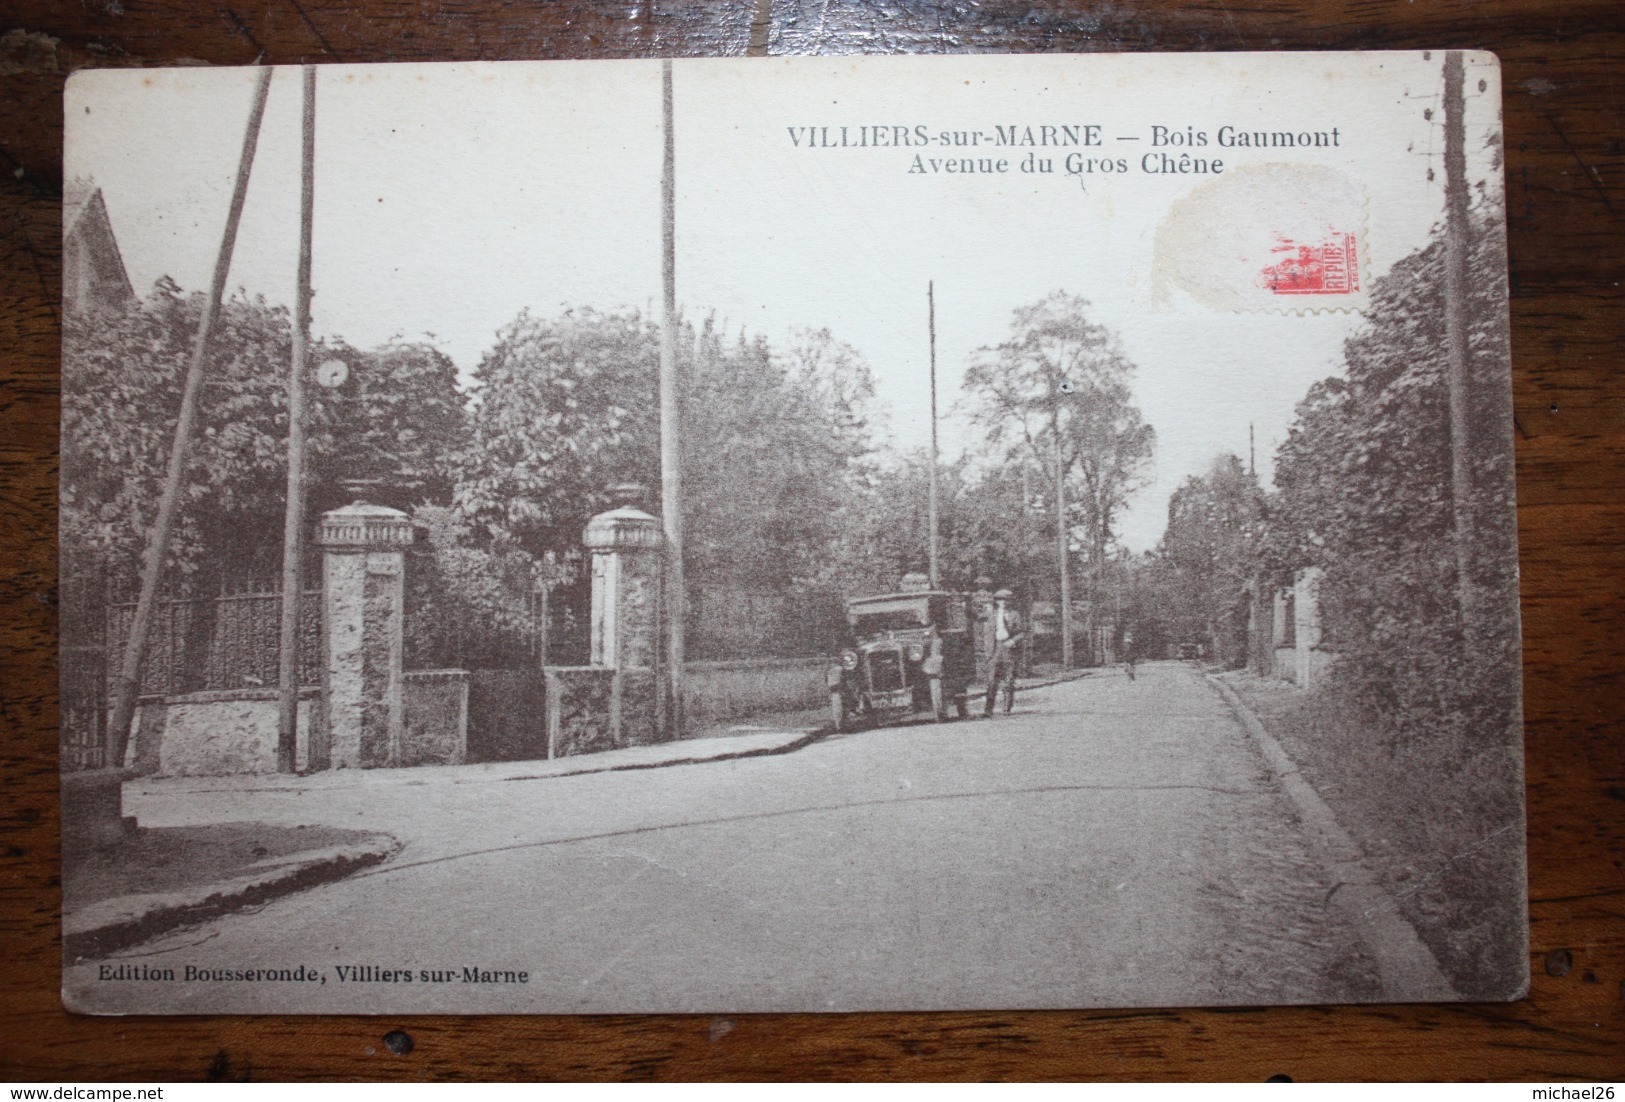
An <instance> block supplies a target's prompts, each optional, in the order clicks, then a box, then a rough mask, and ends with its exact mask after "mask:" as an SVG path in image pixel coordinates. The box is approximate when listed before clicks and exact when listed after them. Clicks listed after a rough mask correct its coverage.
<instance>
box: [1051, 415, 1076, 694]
mask: <svg viewBox="0 0 1625 1102" xmlns="http://www.w3.org/2000/svg"><path fill="white" fill-rule="evenodd" d="M1055 544H1056V547H1055V552H1056V557H1057V558H1058V559H1059V560H1060V566H1061V608H1060V613H1061V616H1060V627H1061V668H1062V669H1063V670H1070V669H1071V668H1072V571H1071V568H1070V567H1069V565H1068V563H1067V538H1066V451H1065V449H1064V448H1063V447H1062V446H1061V391H1060V387H1059V384H1057V386H1056V391H1055Z"/></svg>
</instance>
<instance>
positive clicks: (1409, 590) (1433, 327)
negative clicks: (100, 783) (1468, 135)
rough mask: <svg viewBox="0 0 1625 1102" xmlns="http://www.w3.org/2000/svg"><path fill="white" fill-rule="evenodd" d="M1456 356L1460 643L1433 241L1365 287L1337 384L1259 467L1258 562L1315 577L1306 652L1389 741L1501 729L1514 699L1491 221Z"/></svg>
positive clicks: (1506, 462)
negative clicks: (1461, 394) (1474, 643)
mask: <svg viewBox="0 0 1625 1102" xmlns="http://www.w3.org/2000/svg"><path fill="white" fill-rule="evenodd" d="M1473 225H1474V228H1475V232H1474V233H1473V235H1472V240H1473V256H1472V263H1471V264H1470V265H1469V272H1470V279H1469V288H1468V303H1467V309H1468V316H1469V331H1468V336H1469V344H1470V347H1471V349H1472V350H1473V354H1472V358H1471V362H1472V367H1473V371H1474V375H1475V377H1474V381H1473V386H1472V388H1471V399H1470V400H1471V401H1472V403H1473V405H1472V408H1471V410H1470V413H1471V417H1472V420H1473V422H1474V424H1475V426H1476V431H1475V434H1474V435H1475V446H1474V448H1473V452H1472V454H1471V455H1470V457H1469V458H1470V465H1471V469H1472V482H1473V486H1472V489H1471V491H1470V492H1472V493H1473V494H1474V495H1475V502H1474V503H1473V504H1474V507H1473V508H1472V509H1471V510H1470V511H1471V513H1472V514H1473V515H1475V516H1476V517H1477V518H1479V519H1478V526H1477V530H1476V531H1474V532H1473V533H1470V538H1471V539H1472V541H1473V543H1474V544H1475V546H1476V548H1477V550H1478V552H1479V553H1478V554H1476V555H1475V556H1473V558H1474V561H1475V564H1476V565H1475V566H1474V568H1473V569H1474V570H1475V571H1476V574H1477V577H1476V581H1477V586H1476V588H1477V589H1478V590H1479V591H1480V592H1482V593H1483V594H1485V595H1486V600H1485V601H1484V602H1483V605H1482V607H1481V608H1479V609H1477V610H1475V613H1474V614H1475V615H1477V616H1480V617H1483V618H1484V620H1485V623H1484V624H1482V625H1480V627H1481V630H1480V631H1479V632H1478V633H1477V634H1478V636H1479V637H1480V638H1481V639H1485V640H1491V641H1493V644H1492V645H1489V646H1484V647H1470V646H1468V644H1467V635H1468V632H1467V631H1466V625H1465V623H1464V619H1463V616H1464V613H1463V610H1462V609H1461V607H1460V606H1459V604H1458V602H1457V600H1456V597H1457V593H1458V587H1457V585H1456V573H1457V562H1456V558H1455V554H1454V540H1455V537H1456V533H1455V532H1454V529H1453V523H1452V510H1451V500H1450V494H1451V453H1450V448H1451V437H1450V430H1449V416H1450V413H1449V402H1450V396H1449V387H1448V383H1447V379H1446V364H1445V352H1444V339H1443V330H1444V312H1445V309H1446V304H1445V302H1444V298H1443V290H1442V284H1443V277H1442V269H1443V252H1444V246H1443V241H1442V239H1441V238H1440V237H1439V236H1438V235H1437V234H1436V235H1435V239H1434V240H1433V241H1431V242H1430V243H1429V244H1428V245H1427V246H1426V247H1424V248H1422V249H1420V250H1418V251H1417V252H1415V253H1412V254H1411V255H1410V256H1408V257H1406V258H1404V259H1403V260H1401V261H1400V262H1399V263H1397V264H1395V265H1394V267H1393V269H1392V270H1391V271H1390V272H1389V273H1388V274H1387V275H1385V276H1383V277H1382V278H1380V279H1378V280H1377V281H1376V282H1375V283H1374V285H1373V288H1372V304H1371V308H1370V310H1369V311H1368V312H1367V315H1366V318H1367V321H1366V324H1365V326H1364V327H1362V328H1361V329H1360V330H1359V331H1357V332H1356V333H1355V334H1354V335H1352V336H1351V337H1350V338H1349V340H1348V341H1347V342H1346V344H1345V346H1344V360H1345V365H1346V370H1345V373H1344V375H1343V376H1342V377H1340V378H1331V379H1326V380H1323V381H1322V382H1320V383H1317V384H1315V386H1314V387H1312V388H1311V389H1310V391H1309V393H1308V395H1307V396H1306V397H1305V398H1304V400H1303V402H1302V403H1300V404H1299V407H1298V412H1297V419H1296V421H1295V422H1294V424H1293V427H1292V430H1291V432H1290V434H1289V435H1288V438H1287V440H1286V442H1285V443H1284V444H1283V445H1282V447H1281V450H1280V453H1279V455H1278V457H1277V461H1276V476H1275V483H1276V486H1277V487H1278V489H1279V494H1278V495H1277V496H1278V499H1279V503H1278V507H1277V514H1278V515H1277V516H1276V518H1275V521H1274V523H1273V524H1272V541H1271V542H1272V546H1271V549H1270V550H1271V554H1272V560H1273V561H1274V562H1275V563H1277V564H1279V568H1280V569H1281V571H1282V572H1290V571H1291V570H1295V569H1298V568H1302V567H1306V566H1316V567H1320V568H1321V569H1322V570H1323V572H1324V573H1323V576H1322V581H1321V588H1320V594H1321V599H1320V607H1321V615H1322V619H1323V632H1324V634H1323V643H1324V645H1325V646H1326V647H1327V648H1328V649H1330V650H1331V651H1333V652H1335V653H1336V654H1337V655H1338V661H1337V663H1336V665H1335V666H1334V668H1333V676H1334V677H1335V678H1336V679H1338V681H1339V682H1340V683H1341V684H1342V685H1344V686H1345V687H1347V688H1348V689H1349V690H1350V691H1351V693H1352V694H1353V695H1354V696H1355V697H1357V698H1358V699H1360V700H1362V701H1364V702H1365V703H1366V704H1367V706H1368V707H1370V708H1371V709H1372V710H1373V712H1374V713H1375V715H1376V716H1377V718H1378V720H1379V721H1380V723H1381V724H1382V726H1383V728H1384V729H1385V731H1386V732H1387V734H1388V737H1389V738H1390V739H1393V740H1396V741H1403V740H1405V739H1407V738H1409V737H1411V736H1412V735H1416V736H1418V737H1420V736H1421V735H1423V734H1427V735H1429V736H1430V737H1431V736H1434V735H1436V734H1437V733H1438V732H1439V731H1440V730H1441V729H1461V730H1467V729H1469V728H1470V727H1471V726H1472V725H1473V723H1474V722H1475V721H1474V719H1473V718H1472V717H1475V716H1477V717H1481V721H1482V722H1483V723H1486V724H1488V723H1490V722H1492V721H1493V722H1495V723H1499V724H1504V722H1505V717H1506V716H1507V715H1510V714H1515V709H1514V708H1513V707H1512V703H1511V697H1510V695H1509V694H1511V693H1513V692H1515V688H1516V685H1517V655H1516V647H1515V644H1514V643H1513V642H1512V641H1513V640H1515V639H1516V636H1517V631H1516V624H1517V603H1516V601H1517V580H1516V576H1515V573H1514V571H1515V563H1516V543H1515V528H1514V516H1513V499H1512V471H1511V458H1512V449H1511V446H1510V439H1511V410H1510V401H1509V395H1508V393H1507V386H1506V370H1507V368H1506V360H1505V349H1506V331H1505V325H1506V315H1505V312H1504V299H1503V297H1502V295H1503V285H1502V282H1501V281H1502V279H1503V274H1504V272H1505V270H1506V268H1505V258H1504V252H1503V251H1502V250H1503V239H1502V235H1501V233H1500V228H1499V227H1500V220H1499V213H1498V210H1497V209H1496V208H1495V207H1494V206H1493V205H1491V204H1489V203H1486V202H1483V201H1481V203H1480V208H1479V209H1478V210H1476V211H1475V212H1474V217H1473Z"/></svg>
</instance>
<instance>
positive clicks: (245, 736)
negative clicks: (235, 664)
mask: <svg viewBox="0 0 1625 1102" xmlns="http://www.w3.org/2000/svg"><path fill="white" fill-rule="evenodd" d="M319 695H320V694H319V693H318V691H317V690H316V689H314V688H307V689H303V690H301V691H300V693H299V738H298V743H297V747H296V751H295V756H294V768H296V769H300V770H303V769H306V768H308V766H309V757H310V733H311V722H312V716H313V715H314V716H318V717H319V716H320V714H321V709H320V707H313V705H315V704H316V702H317V700H318V698H319ZM135 727H136V732H137V733H136V737H135V738H133V739H131V740H130V747H129V750H128V756H127V758H126V764H127V765H129V766H130V767H131V768H132V769H135V770H136V771H137V772H152V771H156V772H157V773H159V774H160V775H162V776H166V777H213V776H222V775H225V774H229V773H275V772H276V748H277V690H275V689H229V690H224V691H220V692H208V693H189V694H187V695H185V696H172V697H167V698H160V697H149V698H147V699H145V700H143V701H142V702H141V705H140V710H139V711H138V712H137V715H136V721H135Z"/></svg>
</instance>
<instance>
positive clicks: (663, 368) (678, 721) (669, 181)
mask: <svg viewBox="0 0 1625 1102" xmlns="http://www.w3.org/2000/svg"><path fill="white" fill-rule="evenodd" d="M660 81H661V101H662V115H661V118H662V121H663V123H664V130H665V158H664V164H663V168H662V170H661V174H660V243H661V252H660V261H661V263H660V271H661V314H660V511H661V516H662V519H663V521H664V522H665V528H666V586H665V589H666V665H667V674H666V676H667V677H668V678H669V680H670V685H671V688H670V693H671V710H670V711H669V712H668V713H667V719H668V722H669V729H668V731H667V732H666V733H667V734H668V735H670V736H671V737H673V738H680V737H681V736H682V733H683V629H684V623H685V617H684V605H685V596H686V593H685V590H684V589H683V509H682V506H683V469H682V449H681V439H680V437H679V436H678V403H677V222H676V213H677V179H676V162H677V159H676V151H675V145H674V142H673V138H672V105H671V62H670V61H665V62H662V63H661V69H660Z"/></svg>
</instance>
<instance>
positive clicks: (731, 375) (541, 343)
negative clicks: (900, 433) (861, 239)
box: [455, 310, 874, 654]
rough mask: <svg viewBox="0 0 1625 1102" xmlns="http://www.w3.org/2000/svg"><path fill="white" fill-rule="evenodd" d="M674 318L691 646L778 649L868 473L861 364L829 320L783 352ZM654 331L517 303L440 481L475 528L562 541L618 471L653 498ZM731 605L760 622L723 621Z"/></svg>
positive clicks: (535, 548)
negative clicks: (454, 461) (521, 310)
mask: <svg viewBox="0 0 1625 1102" xmlns="http://www.w3.org/2000/svg"><path fill="white" fill-rule="evenodd" d="M679 324H681V326H682V328H681V331H680V332H679V333H678V334H677V341H676V343H677V347H678V365H677V366H678V375H679V380H680V386H681V392H680V403H681V409H682V424H683V503H682V505H683V535H684V558H685V562H684V565H685V578H686V581H687V586H688V591H689V592H688V595H689V601H690V605H691V608H692V609H693V610H694V612H695V616H694V620H693V621H691V624H690V630H691V633H696V638H695V639H694V640H693V643H694V645H692V646H691V648H690V649H691V651H692V652H693V653H696V654H698V653H702V652H706V651H707V650H713V651H714V650H726V649H728V648H729V647H734V648H738V647H744V646H745V643H744V642H742V640H745V639H747V638H748V639H750V640H752V642H751V643H750V644H749V645H750V646H751V647H759V646H772V647H776V648H782V647H786V646H791V645H793V643H794V641H795V639H796V638H799V637H800V635H802V634H804V632H803V631H802V627H804V626H805V625H802V626H801V627H798V626H797V625H798V624H800V623H801V621H800V620H798V619H797V616H798V615H799V614H797V613H795V611H794V610H795V609H796V608H797V606H798V605H805V604H808V603H809V602H811V603H819V602H822V603H828V602H827V597H828V594H829V592H830V591H831V590H832V589H833V588H834V585H835V582H836V576H835V574H833V573H832V571H831V565H832V563H833V562H835V561H837V560H838V555H837V554H836V553H835V545H836V544H837V543H838V541H839V540H840V539H841V538H842V535H843V525H844V524H845V523H846V522H847V521H848V520H849V519H850V511H851V508H852V506H853V503H854V501H855V500H856V498H857V497H858V495H859V494H860V493H861V489H862V486H863V485H864V483H865V480H866V477H867V475H866V466H865V460H866V456H867V455H868V454H869V452H870V450H871V448H872V445H871V443H870V440H869V427H868V426H869V413H868V403H869V400H870V399H871V397H872V395H873V391H874V384H873V379H872V377H871V375H870V372H869V368H868V366H867V365H866V364H865V363H863V361H862V358H861V357H859V356H858V354H857V353H856V352H855V351H854V350H853V349H852V348H850V347H849V346H846V345H843V344H841V343H840V342H839V341H837V340H835V339H834V337H833V336H832V335H831V334H829V333H828V332H827V331H820V332H810V333H803V334H799V335H798V337H797V339H796V341H795V343H794V344H793V345H792V346H791V348H790V350H789V351H788V352H787V353H783V354H781V353H777V352H775V350H774V349H773V348H772V347H771V346H770V345H769V344H768V342H767V341H766V340H765V339H763V338H760V337H749V336H746V335H744V334H740V335H739V336H738V337H737V338H736V339H735V340H733V341H724V340H723V339H722V338H721V335H720V334H719V333H717V332H716V331H715V329H714V328H713V327H712V326H711V325H710V324H709V323H707V324H705V325H702V326H701V327H699V328H698V329H696V328H695V327H694V326H693V325H691V324H689V323H687V322H680V323H679ZM659 337H660V334H659V328H658V326H656V325H654V324H653V323H651V322H649V321H647V320H645V319H644V318H643V317H642V316H641V315H640V314H638V313H636V312H621V313H611V314H605V313H599V312H596V311H591V310H581V311H568V312H566V313H565V314H564V315H562V316H561V317H558V318H553V319H539V318H535V317H533V316H531V315H529V314H528V313H527V314H522V315H521V316H520V317H519V318H518V319H517V320H516V321H514V322H513V323H512V324H511V325H509V326H507V327H506V328H505V329H504V330H502V332H501V333H499V336H498V342H497V346H496V347H495V348H494V349H493V350H492V351H491V352H490V353H488V354H487V355H486V357H485V358H484V360H483V361H482V363H481V365H480V368H479V371H478V372H477V374H476V378H477V384H478V389H477V391H476V396H475V406H474V410H473V414H472V432H471V440H470V445H469V448H468V450H467V453H466V455H465V457H464V459H463V461H462V463H461V468H460V473H459V479H458V485H457V490H456V493H455V497H456V500H457V503H458V507H459V509H460V510H461V512H462V513H463V515H464V516H465V517H467V518H468V520H469V521H470V522H471V524H472V529H471V531H472V533H474V534H476V535H477V537H478V538H480V539H483V540H484V541H486V543H487V544H488V545H490V546H492V547H495V548H503V547H510V546H511V547H515V548H518V549H521V550H523V551H525V552H526V553H528V554H530V555H532V556H535V557H537V558H540V557H541V556H543V555H546V554H553V555H555V556H557V555H562V554H565V553H567V552H569V551H571V550H573V549H575V548H577V547H578V546H579V543H580V538H581V532H582V529H583V528H584V527H585V525H586V523H587V521H588V519H589V518H590V517H591V516H592V515H593V513H595V512H597V511H598V510H600V509H602V508H605V507H606V506H607V505H608V503H609V495H608V490H609V489H610V487H612V486H613V485H615V484H616V483H619V482H625V481H636V482H641V483H643V484H644V485H646V486H649V487H651V493H650V500H649V501H648V502H647V503H646V505H647V507H648V508H649V509H651V510H652V511H658V494H657V493H656V492H655V491H654V490H653V487H656V486H658V485H659V482H660V477H659V476H660V448H659V435H658V433H659V425H658V418H657V416H656V411H657V409H658V405H657V402H656V394H655V383H656V379H657V377H658V362H659V360H658V356H659ZM582 596H583V595H581V594H577V595H576V597H577V599H578V600H579V599H580V598H581V597H582ZM734 598H738V599H737V600H735V599H734ZM769 606H771V607H769ZM747 607H748V611H747V612H740V611H739V609H741V608H747ZM820 615H822V614H820ZM729 617H745V618H754V619H755V620H757V621H764V622H765V621H772V622H773V623H772V624H768V625H767V626H763V625H762V624H754V625H743V626H742V627H741V628H740V630H739V631H738V632H737V633H732V634H730V633H731V632H733V626H732V625H730V624H729V622H728V620H729ZM825 618H827V617H825ZM694 621H697V622H698V623H699V626H698V627H697V628H696V627H695V623H694ZM758 629H760V630H758ZM729 640H731V641H729Z"/></svg>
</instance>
